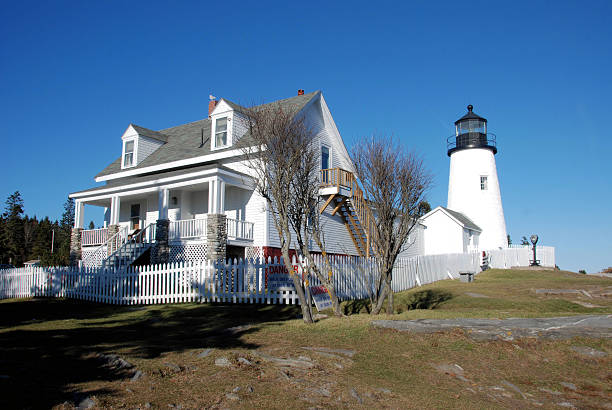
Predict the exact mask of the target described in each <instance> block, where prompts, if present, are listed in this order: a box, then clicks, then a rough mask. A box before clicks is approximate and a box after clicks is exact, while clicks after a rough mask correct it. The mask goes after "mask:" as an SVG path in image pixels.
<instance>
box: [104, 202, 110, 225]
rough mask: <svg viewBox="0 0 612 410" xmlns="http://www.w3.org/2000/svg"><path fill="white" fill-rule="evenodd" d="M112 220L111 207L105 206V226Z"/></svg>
mask: <svg viewBox="0 0 612 410" xmlns="http://www.w3.org/2000/svg"><path fill="white" fill-rule="evenodd" d="M109 222H110V209H108V207H104V227H105V228H106V227H108V223H109Z"/></svg>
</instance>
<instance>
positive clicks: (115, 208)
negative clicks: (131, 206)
mask: <svg viewBox="0 0 612 410" xmlns="http://www.w3.org/2000/svg"><path fill="white" fill-rule="evenodd" d="M120 210H121V197H118V196H114V197H112V198H111V212H110V224H109V225H118V224H119V215H120Z"/></svg>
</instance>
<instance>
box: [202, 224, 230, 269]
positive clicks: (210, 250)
mask: <svg viewBox="0 0 612 410" xmlns="http://www.w3.org/2000/svg"><path fill="white" fill-rule="evenodd" d="M226 219H227V218H226V217H225V215H224V214H209V215H208V218H207V219H206V258H207V259H209V260H212V261H216V260H217V259H222V260H225V256H226V254H227V225H226Z"/></svg>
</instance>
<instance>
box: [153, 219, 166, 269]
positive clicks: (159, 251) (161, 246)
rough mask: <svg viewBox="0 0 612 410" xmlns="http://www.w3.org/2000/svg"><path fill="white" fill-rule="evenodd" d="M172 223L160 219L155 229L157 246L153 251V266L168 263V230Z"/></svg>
mask: <svg viewBox="0 0 612 410" xmlns="http://www.w3.org/2000/svg"><path fill="white" fill-rule="evenodd" d="M169 227H170V221H169V220H167V219H158V220H157V225H156V228H155V246H154V247H153V249H151V264H153V265H157V264H160V263H168V259H169V256H170V246H169V245H168V229H169Z"/></svg>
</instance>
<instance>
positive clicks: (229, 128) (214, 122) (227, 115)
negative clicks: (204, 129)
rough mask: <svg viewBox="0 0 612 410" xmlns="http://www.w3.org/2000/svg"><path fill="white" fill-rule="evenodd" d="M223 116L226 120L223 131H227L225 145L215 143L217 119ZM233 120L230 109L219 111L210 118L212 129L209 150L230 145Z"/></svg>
mask: <svg viewBox="0 0 612 410" xmlns="http://www.w3.org/2000/svg"><path fill="white" fill-rule="evenodd" d="M223 118H225V119H226V120H227V122H226V124H227V128H226V130H225V132H226V133H227V135H226V140H225V145H217V120H221V119H223ZM233 120H234V115H233V112H232V111H225V112H223V113H220V114H218V115H215V116H214V117H212V118H211V121H212V124H211V126H210V128H211V130H212V135H211V138H210V139H211V141H210V143H211V150H213V151H214V150H217V149H223V148H227V147H231V146H232V143H233V141H232V134H233V132H232V130H233V129H232V124H233Z"/></svg>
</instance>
